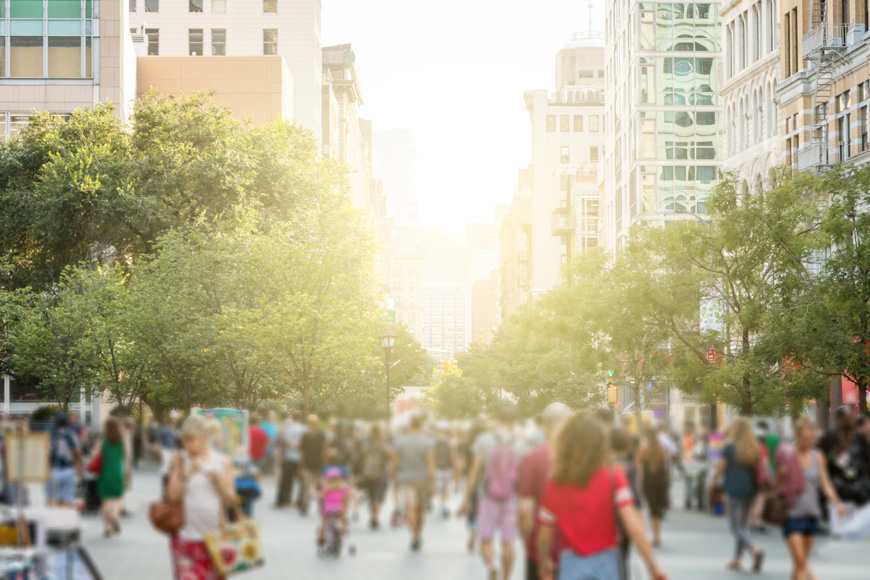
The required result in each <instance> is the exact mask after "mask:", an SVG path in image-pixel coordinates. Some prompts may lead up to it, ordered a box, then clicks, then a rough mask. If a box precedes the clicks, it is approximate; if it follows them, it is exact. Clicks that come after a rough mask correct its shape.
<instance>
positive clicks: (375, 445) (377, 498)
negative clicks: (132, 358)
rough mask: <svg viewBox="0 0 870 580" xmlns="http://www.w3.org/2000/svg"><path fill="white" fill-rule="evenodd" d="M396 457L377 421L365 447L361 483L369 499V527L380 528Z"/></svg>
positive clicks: (370, 431)
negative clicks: (390, 475) (382, 510)
mask: <svg viewBox="0 0 870 580" xmlns="http://www.w3.org/2000/svg"><path fill="white" fill-rule="evenodd" d="M395 461H396V458H395V455H393V452H392V451H391V450H390V448H389V446H388V445H387V442H386V439H385V437H384V431H383V429H381V426H380V425H378V424H377V423H375V424H374V425H372V427H371V429H370V430H369V436H368V440H367V441H366V443H365V446H364V447H363V459H362V473H361V481H360V485H361V487H362V489H363V491H364V492H365V494H366V496H367V497H368V499H369V516H370V517H369V527H370V528H371V529H373V530H377V529H380V527H381V522H380V513H381V506H382V505H383V503H384V498H385V497H386V494H387V482H388V479H389V477H388V475H389V473H390V471H391V465H392V464H393V463H395Z"/></svg>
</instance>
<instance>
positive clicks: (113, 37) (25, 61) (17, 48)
mask: <svg viewBox="0 0 870 580" xmlns="http://www.w3.org/2000/svg"><path fill="white" fill-rule="evenodd" d="M0 2H2V3H0V136H2V135H13V134H15V133H17V132H18V131H19V130H20V129H22V128H23V127H26V126H27V124H28V123H29V121H30V117H31V116H32V115H33V113H34V111H48V112H50V113H55V114H58V115H68V114H69V113H71V112H73V111H74V110H76V109H80V108H93V106H94V105H95V104H97V103H100V102H104V101H106V100H110V101H112V103H114V104H115V106H116V107H117V111H116V113H117V115H118V116H119V117H121V118H122V119H126V118H127V116H128V115H129V113H130V102H131V101H132V100H134V99H135V98H136V53H135V48H134V45H133V40H132V37H131V35H130V34H129V32H128V29H129V23H128V16H127V11H126V1H120V0H109V1H106V2H100V3H96V2H93V1H92V0H83V1H80V0H47V1H45V2H33V1H32V0H0Z"/></svg>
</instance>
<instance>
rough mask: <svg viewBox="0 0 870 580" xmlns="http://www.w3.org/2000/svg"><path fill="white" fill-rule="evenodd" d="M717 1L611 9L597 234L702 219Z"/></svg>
mask: <svg viewBox="0 0 870 580" xmlns="http://www.w3.org/2000/svg"><path fill="white" fill-rule="evenodd" d="M719 6H720V3H719V2H704V3H700V2H698V3H695V2H686V3H679V4H672V3H655V2H637V1H634V0H611V1H609V2H608V4H607V8H606V16H605V26H606V29H607V34H606V36H607V50H606V54H607V62H606V66H605V85H606V88H605V95H606V105H605V107H606V113H605V147H604V151H605V154H604V175H603V178H604V192H603V199H602V203H603V206H604V207H603V214H604V219H603V222H602V235H603V238H604V239H603V244H604V246H605V247H606V248H607V249H608V250H611V251H612V250H615V249H617V248H618V247H620V246H621V245H622V244H623V243H624V241H625V236H626V233H627V232H628V229H629V227H630V226H631V225H632V224H634V223H636V222H638V221H640V220H644V221H652V222H658V223H662V222H665V221H668V220H673V219H683V218H686V217H689V216H692V215H698V214H701V215H703V214H705V213H706V212H707V206H706V202H707V198H708V197H709V195H710V193H711V191H712V189H713V186H714V184H715V182H716V180H717V179H718V175H719V168H720V165H721V163H722V161H721V160H722V157H723V153H722V147H721V143H720V132H721V118H720V117H721V113H722V103H721V96H720V89H721V87H720V86H719V80H720V78H721V70H720V67H721V62H720V61H721V57H722V52H721V51H722V47H721V44H722V43H721V22H720V18H719Z"/></svg>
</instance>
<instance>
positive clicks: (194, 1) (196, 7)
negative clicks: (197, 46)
mask: <svg viewBox="0 0 870 580" xmlns="http://www.w3.org/2000/svg"><path fill="white" fill-rule="evenodd" d="M202 1H203V0H187V11H188V12H202ZM198 54H199V53H198Z"/></svg>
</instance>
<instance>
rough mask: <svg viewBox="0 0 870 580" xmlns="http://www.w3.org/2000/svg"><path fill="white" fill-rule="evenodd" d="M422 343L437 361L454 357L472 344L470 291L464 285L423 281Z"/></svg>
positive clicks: (466, 285)
mask: <svg viewBox="0 0 870 580" xmlns="http://www.w3.org/2000/svg"><path fill="white" fill-rule="evenodd" d="M423 309H424V319H423V338H422V340H421V341H420V342H422V343H423V348H425V349H426V350H427V351H428V352H429V354H430V355H431V356H432V357H433V358H435V359H437V360H444V359H446V358H454V357H455V356H456V353H457V352H461V351H464V350H466V349H467V348H468V346H469V345H470V344H471V292H470V290H469V287H468V284H466V283H465V282H424V284H423Z"/></svg>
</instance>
